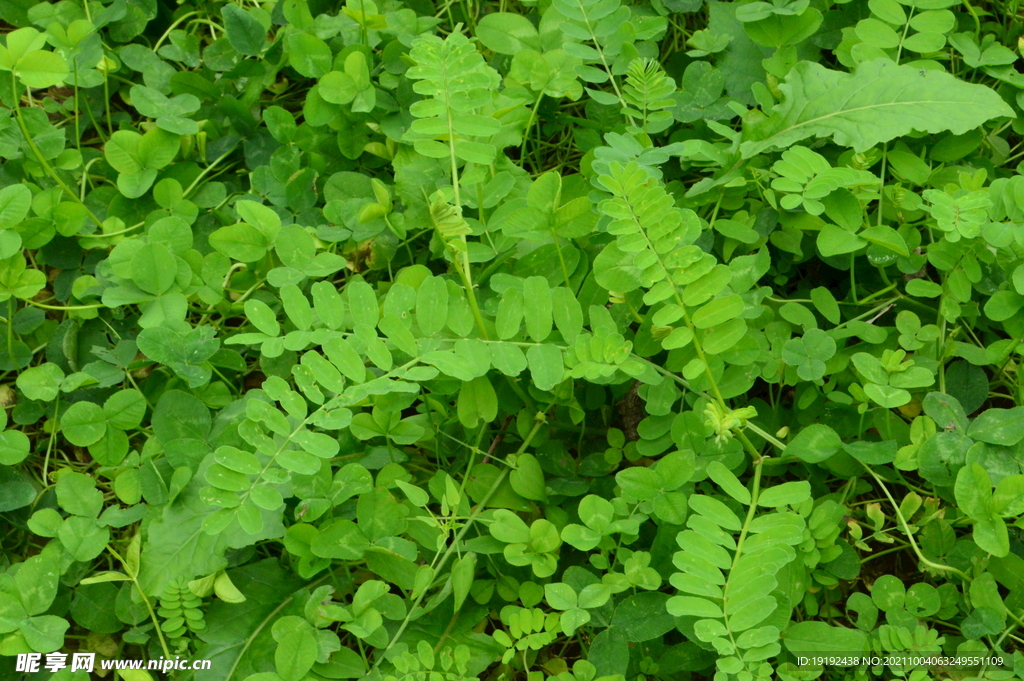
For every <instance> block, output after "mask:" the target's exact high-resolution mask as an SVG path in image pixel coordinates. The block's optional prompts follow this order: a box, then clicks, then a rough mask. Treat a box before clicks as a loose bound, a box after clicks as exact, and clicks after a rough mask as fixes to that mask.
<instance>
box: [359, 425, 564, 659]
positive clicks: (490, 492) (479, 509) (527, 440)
mask: <svg viewBox="0 0 1024 681" xmlns="http://www.w3.org/2000/svg"><path fill="white" fill-rule="evenodd" d="M534 419H535V421H536V422H535V423H534V424H533V428H532V429H531V430H530V432H529V433H528V434H527V435H526V437H525V438H524V439H523V444H522V445H520V447H519V449H518V450H517V451H516V454H517V455H518V454H522V453H523V452H525V451H526V449H527V448H528V447H529V446H530V443H531V442H533V438H534V437H535V436H536V435H537V433H538V432H539V431H540V429H541V426H543V425H544V422H545V421H546V420H547V417H546V416H545V415H544V414H543V413H542V412H537V414H536V415H535V417H534ZM507 475H508V469H507V468H506V469H505V470H503V471H502V472H501V473H499V474H498V477H497V478H495V480H494V484H492V485H491V488H490V489H489V490H487V493H486V494H485V495H484V496H483V498H482V499H481V500H480V503H478V504H477V505H476V508H474V509H473V512H472V513H471V514H470V516H469V518H467V519H466V524H465V525H463V526H462V529H460V530H459V533H458V534H457V535H455V539H454V540H453V541H452V543H451V544H449V545H448V549H447V550H446V551H445V552H444V555H443V556H442V558H441V560H440V561H439V562H438V563H437V569H436V570H435V572H441V571H442V570H443V569H444V567H445V565H446V564H447V563H448V559H449V558H451V556H452V554H454V553H455V551H456V549H457V548H458V547H459V545H460V544H461V542H462V539H463V537H465V536H466V533H467V532H469V528H471V527H472V526H473V523H474V522H476V520H477V518H479V517H480V514H481V513H482V512H483V510H484V508H486V506H487V502H489V501H490V500H491V497H492V496H494V494H495V492H497V491H498V488H499V487H501V484H502V483H503V482H505V476H507ZM426 595H427V591H426V590H424V591H423V593H421V594H420V595H419V596H418V597H417V598H416V600H414V601H413V603H412V605H411V606H410V607H409V610H408V614H407V615H406V616H405V619H404V620H402V624H401V626H399V627H398V631H396V632H395V635H394V636H392V637H391V640H390V641H389V642H388V645H387V647H386V648H385V649H384V650H382V651H381V652H380V655H378V656H377V661H376V662H375V663H374V665H373V669H374V670H376V669H377V667H379V666H380V663H381V662H383V661H384V658H385V657H386V656H387V653H388V651H389V650H391V649H392V648H393V647H394V646H395V644H396V643H398V641H399V640H401V638H402V634H404V633H405V630H406V627H408V626H409V622H410V621H412V616H413V613H415V612H416V609H417V608H419V606H420V603H422V602H423V599H424V597H426ZM371 671H372V670H371Z"/></svg>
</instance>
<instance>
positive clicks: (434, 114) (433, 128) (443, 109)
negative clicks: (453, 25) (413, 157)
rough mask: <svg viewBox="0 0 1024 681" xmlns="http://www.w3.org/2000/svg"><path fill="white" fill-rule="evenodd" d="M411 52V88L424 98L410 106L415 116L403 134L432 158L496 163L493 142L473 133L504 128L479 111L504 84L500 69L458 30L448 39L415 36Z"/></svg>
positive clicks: (409, 73) (491, 132)
mask: <svg viewBox="0 0 1024 681" xmlns="http://www.w3.org/2000/svg"><path fill="white" fill-rule="evenodd" d="M409 56H410V57H411V58H412V59H413V61H415V62H416V66H413V67H412V68H410V69H409V70H408V71H407V72H406V73H407V75H408V76H409V78H411V79H413V80H415V81H416V82H415V83H414V84H413V90H415V91H416V92H417V93H419V94H421V95H424V96H425V99H422V100H420V101H418V102H416V103H414V104H413V105H412V106H411V107H410V108H409V110H410V112H411V113H412V115H413V116H415V117H416V118H417V120H415V121H413V124H412V126H411V127H410V128H409V131H408V132H407V133H406V135H405V139H407V140H408V141H411V142H413V144H414V145H415V147H416V151H418V152H420V153H421V154H423V155H425V156H430V157H432V158H445V157H449V156H454V157H455V158H458V159H460V160H462V161H473V162H476V163H482V164H487V163H490V162H492V161H493V160H494V156H495V153H496V149H495V147H494V145H492V144H488V143H486V142H479V141H474V140H473V138H488V137H490V136H491V135H494V134H495V133H497V132H499V131H500V130H501V123H499V122H498V120H497V119H495V118H494V117H493V116H486V115H482V114H481V113H479V111H480V109H481V108H483V107H484V106H485V105H486V104H487V103H488V102H489V101H491V98H492V97H493V93H494V92H495V91H496V90H497V89H498V86H499V85H500V83H501V76H499V75H498V72H497V71H495V70H494V69H492V68H491V67H490V66H488V65H487V63H486V62H485V61H484V59H483V56H481V54H480V52H478V51H477V49H476V46H475V45H474V44H473V43H471V42H470V41H469V39H468V38H466V36H464V35H462V34H461V33H458V32H456V33H452V34H451V35H449V36H448V37H447V38H445V39H444V40H442V39H441V38H439V37H437V36H434V35H426V36H422V37H420V38H417V39H416V40H414V41H413V47H412V50H411V51H410V52H409Z"/></svg>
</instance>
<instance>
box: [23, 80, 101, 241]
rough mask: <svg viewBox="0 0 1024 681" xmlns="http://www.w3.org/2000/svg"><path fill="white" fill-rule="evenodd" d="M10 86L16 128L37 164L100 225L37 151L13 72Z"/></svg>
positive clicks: (97, 219)
mask: <svg viewBox="0 0 1024 681" xmlns="http://www.w3.org/2000/svg"><path fill="white" fill-rule="evenodd" d="M11 85H12V86H13V87H14V93H15V94H14V115H15V117H16V118H17V119H18V127H19V128H20V129H21V134H22V135H23V136H24V137H25V141H26V142H27V143H28V146H29V149H31V150H32V153H33V154H34V155H35V157H36V160H38V161H39V163H40V164H41V165H42V166H43V169H44V170H45V171H46V174H47V175H49V176H50V177H51V178H52V179H53V180H54V182H56V183H57V184H58V185H60V187H61V189H63V190H64V193H65V194H67V195H68V196H70V197H71V198H72V200H74V201H75V202H76V203H78V204H79V205H81V206H82V208H85V211H86V213H88V214H89V217H90V218H92V220H93V222H95V223H96V224H97V225H102V224H103V221H102V220H100V219H99V218H98V217H96V214H95V213H93V212H92V211H91V210H90V209H89V206H87V205H85V202H84V201H82V199H80V198H78V193H77V192H75V191H73V190H72V189H71V187H69V186H68V185H67V184H66V183H65V182H64V180H62V179H61V178H60V176H59V175H58V174H57V172H56V171H55V170H54V169H53V167H52V166H51V165H50V164H49V163H48V162H47V161H46V159H45V158H43V154H42V152H41V151H39V147H37V146H36V143H35V141H34V140H33V139H32V135H31V134H29V131H28V125H26V124H25V117H24V116H23V115H22V113H21V106H20V105H19V104H18V99H19V97H18V94H17V93H18V82H17V80H16V79H15V77H14V72H13V71H12V72H11Z"/></svg>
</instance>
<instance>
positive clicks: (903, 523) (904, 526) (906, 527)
mask: <svg viewBox="0 0 1024 681" xmlns="http://www.w3.org/2000/svg"><path fill="white" fill-rule="evenodd" d="M860 465H861V466H863V467H864V470H866V471H867V472H868V475H870V476H871V477H872V478H874V479H875V482H876V483H877V484H878V486H879V487H880V488H882V492H884V493H885V496H886V498H887V499H889V503H890V504H892V507H893V510H894V511H895V513H896V518H897V519H898V520H899V521H900V529H901V530H902V531H903V534H905V535H906V536H907V540H908V541H909V542H910V548H912V549H913V550H914V553H915V554H917V559H918V560H920V561H921V562H922V563H924V564H925V565H927V566H928V567H930V568H932V569H933V570H941V571H942V572H952V573H953V574H955V575H958V576H959V577H961V578H962V579H964V580H965V581H968V582H969V581H971V578H970V577H969V576H968V575H967V574H966V573H964V572H962V571H961V570H958V569H957V568H955V567H952V566H951V565H943V564H942V563H936V562H935V561H933V560H929V559H928V558H925V555H924V554H923V553H922V552H921V549H920V548H919V547H918V545H917V542H916V541H915V540H914V534H913V533H912V532H911V531H910V524H909V523H907V519H906V518H904V517H903V512H902V511H901V510H900V505H899V504H897V503H896V500H895V499H893V497H892V494H890V493H889V488H888V487H886V486H885V482H883V481H882V478H880V477H879V476H878V474H877V473H875V471H874V470H872V469H871V466H869V465H867V464H866V463H864V462H863V461H862V462H860Z"/></svg>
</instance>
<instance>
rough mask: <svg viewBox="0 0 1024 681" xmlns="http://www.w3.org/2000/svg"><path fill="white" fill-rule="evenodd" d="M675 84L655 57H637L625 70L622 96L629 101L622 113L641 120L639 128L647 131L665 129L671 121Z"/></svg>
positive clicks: (652, 131) (654, 131)
mask: <svg viewBox="0 0 1024 681" xmlns="http://www.w3.org/2000/svg"><path fill="white" fill-rule="evenodd" d="M675 91H676V84H675V83H674V82H673V81H672V79H671V78H669V77H668V76H667V75H665V72H664V71H663V70H662V68H661V66H660V65H659V64H658V62H657V61H656V60H654V59H634V60H633V61H632V62H630V64H629V69H628V70H627V71H626V84H625V85H624V86H623V88H622V99H623V100H624V101H625V102H626V104H627V105H628V106H627V107H626V108H625V109H623V114H624V115H626V116H629V117H631V118H637V119H639V120H640V126H639V127H640V129H641V130H643V131H644V132H648V133H656V132H661V131H663V130H665V129H666V128H667V127H668V126H669V125H671V124H672V112H671V111H668V110H667V109H671V108H672V106H673V105H674V104H675V101H674V100H673V99H672V95H673V94H675Z"/></svg>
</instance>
